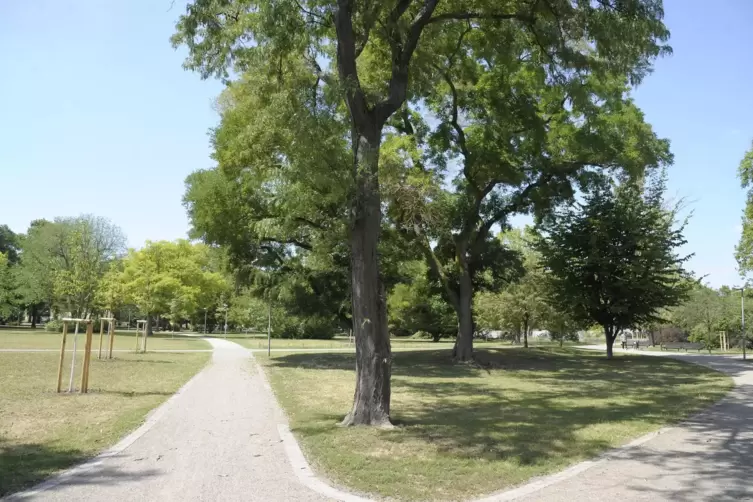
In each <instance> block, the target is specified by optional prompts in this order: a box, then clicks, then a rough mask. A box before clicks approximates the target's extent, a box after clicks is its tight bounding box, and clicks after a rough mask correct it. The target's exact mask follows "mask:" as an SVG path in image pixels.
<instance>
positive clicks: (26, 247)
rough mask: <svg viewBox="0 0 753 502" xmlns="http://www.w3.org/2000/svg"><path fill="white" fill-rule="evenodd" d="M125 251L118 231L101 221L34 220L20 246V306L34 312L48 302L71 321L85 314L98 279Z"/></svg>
mask: <svg viewBox="0 0 753 502" xmlns="http://www.w3.org/2000/svg"><path fill="white" fill-rule="evenodd" d="M124 251H125V236H124V235H123V232H122V230H121V229H120V228H119V227H117V226H116V225H113V224H112V223H111V222H110V221H108V220H107V219H105V218H101V217H96V216H92V215H83V216H79V217H75V218H56V219H55V220H54V221H52V222H49V221H45V220H38V221H35V222H32V224H31V226H30V228H29V231H28V233H27V234H26V235H25V236H24V237H23V239H22V245H21V263H20V268H19V271H18V277H19V293H20V295H21V297H22V303H23V304H24V305H25V306H28V307H29V308H30V309H31V310H32V311H34V310H36V308H37V307H38V306H39V305H41V304H43V303H48V304H49V305H50V306H51V308H53V309H56V310H58V311H62V312H67V313H70V314H71V315H72V316H74V317H85V316H87V315H89V314H90V313H91V312H92V310H93V308H94V307H95V299H96V296H97V293H98V289H99V286H100V281H101V279H102V277H103V276H104V275H105V273H106V272H107V270H108V269H109V267H110V265H111V264H112V263H113V262H114V261H115V260H117V259H118V258H119V257H120V256H121V255H122V253H123V252H124ZM32 317H36V314H34V315H33V316H32Z"/></svg>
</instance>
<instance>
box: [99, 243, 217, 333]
mask: <svg viewBox="0 0 753 502" xmlns="http://www.w3.org/2000/svg"><path fill="white" fill-rule="evenodd" d="M209 264H210V259H209V250H208V248H207V247H206V246H204V245H203V244H192V243H190V242H188V241H187V240H178V241H175V242H169V241H159V242H147V243H146V245H145V246H144V247H143V248H142V249H140V250H138V251H137V250H134V249H131V250H129V251H128V255H127V256H125V257H124V258H123V263H122V268H115V269H112V270H110V272H109V273H110V275H109V276H108V278H107V279H106V284H107V285H109V287H110V288H111V289H110V290H109V291H108V296H110V297H115V298H117V296H120V303H133V304H135V305H137V306H138V308H139V309H140V310H141V312H142V313H143V314H144V315H145V317H146V319H147V320H148V321H149V322H148V323H147V326H148V328H147V329H148V330H151V325H152V323H151V319H152V318H153V317H154V316H166V317H168V318H170V319H171V321H172V322H173V324H174V325H175V326H176V327H177V326H180V324H181V323H182V321H183V320H185V319H188V318H190V317H191V316H192V315H193V314H194V313H195V312H196V311H197V310H199V309H200V308H202V306H207V307H208V306H212V305H216V304H217V303H218V300H219V298H220V296H221V295H222V294H223V293H226V292H227V291H228V285H227V283H226V282H225V279H224V277H223V275H222V274H221V273H219V272H218V271H214V270H211V269H210V267H209Z"/></svg>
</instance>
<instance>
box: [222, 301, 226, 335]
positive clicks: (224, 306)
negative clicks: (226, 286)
mask: <svg viewBox="0 0 753 502" xmlns="http://www.w3.org/2000/svg"><path fill="white" fill-rule="evenodd" d="M222 308H224V309H225V335H224V337H225V338H227V303H226V304H224V305H223V306H222Z"/></svg>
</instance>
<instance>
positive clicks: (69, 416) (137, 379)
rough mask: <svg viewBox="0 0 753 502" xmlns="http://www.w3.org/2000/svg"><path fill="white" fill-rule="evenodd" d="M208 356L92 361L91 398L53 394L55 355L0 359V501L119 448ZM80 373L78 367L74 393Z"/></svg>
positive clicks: (136, 356) (128, 356)
mask: <svg viewBox="0 0 753 502" xmlns="http://www.w3.org/2000/svg"><path fill="white" fill-rule="evenodd" d="M210 355H211V354H209V353H202V352H198V353H159V354H127V353H119V354H117V355H116V356H115V357H116V359H114V360H111V361H98V360H97V359H96V357H95V358H92V360H91V369H90V373H89V390H90V393H89V394H88V395H80V394H72V395H68V394H56V393H55V383H56V377H57V367H58V354H55V353H52V352H51V353H0V381H1V382H2V390H1V391H0V497H1V496H2V495H3V494H7V493H9V492H12V491H17V490H19V489H22V488H25V487H28V486H31V485H33V484H34V483H36V482H38V481H40V480H42V479H43V478H45V477H47V476H49V475H50V474H53V473H54V472H56V471H58V470H60V469H63V468H66V467H69V466H71V465H73V464H76V463H78V462H81V461H83V460H85V459H87V458H89V457H91V456H94V455H96V454H97V453H98V452H99V451H101V450H103V449H105V448H107V447H108V446H110V445H112V444H114V443H116V442H117V441H118V439H120V438H121V437H123V436H124V435H125V434H126V433H127V432H129V431H131V430H132V429H134V428H136V427H137V426H138V425H139V424H140V423H141V422H142V421H143V419H144V416H145V415H146V414H147V412H149V411H150V410H151V409H153V408H154V407H155V406H157V405H158V404H160V403H161V402H163V401H164V400H165V399H167V398H168V397H169V396H170V395H172V394H173V393H174V392H175V391H176V390H178V388H180V386H181V385H183V384H184V383H185V382H186V381H187V380H188V379H189V378H190V377H191V376H193V375H194V374H195V373H196V372H197V371H198V370H199V369H201V368H202V367H203V366H204V364H205V363H206V362H207V361H208V360H209V357H210ZM82 358H83V357H82V355H81V357H80V359H82ZM69 364H70V358H68V359H66V366H65V368H66V371H65V372H64V379H63V381H64V388H66V389H67V387H68V385H67V384H68V371H69V368H70V366H69ZM80 368H81V361H77V365H76V369H77V371H76V373H77V375H76V377H77V378H76V380H75V382H76V386H78V385H79V383H80V374H79V372H78V370H80Z"/></svg>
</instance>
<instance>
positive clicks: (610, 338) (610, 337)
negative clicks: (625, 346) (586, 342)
mask: <svg viewBox="0 0 753 502" xmlns="http://www.w3.org/2000/svg"><path fill="white" fill-rule="evenodd" d="M604 337H605V338H606V340H607V359H612V356H613V355H614V354H613V351H612V346H613V345H614V341H615V339H616V338H617V332H616V331H615V329H614V327H613V326H604Z"/></svg>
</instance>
